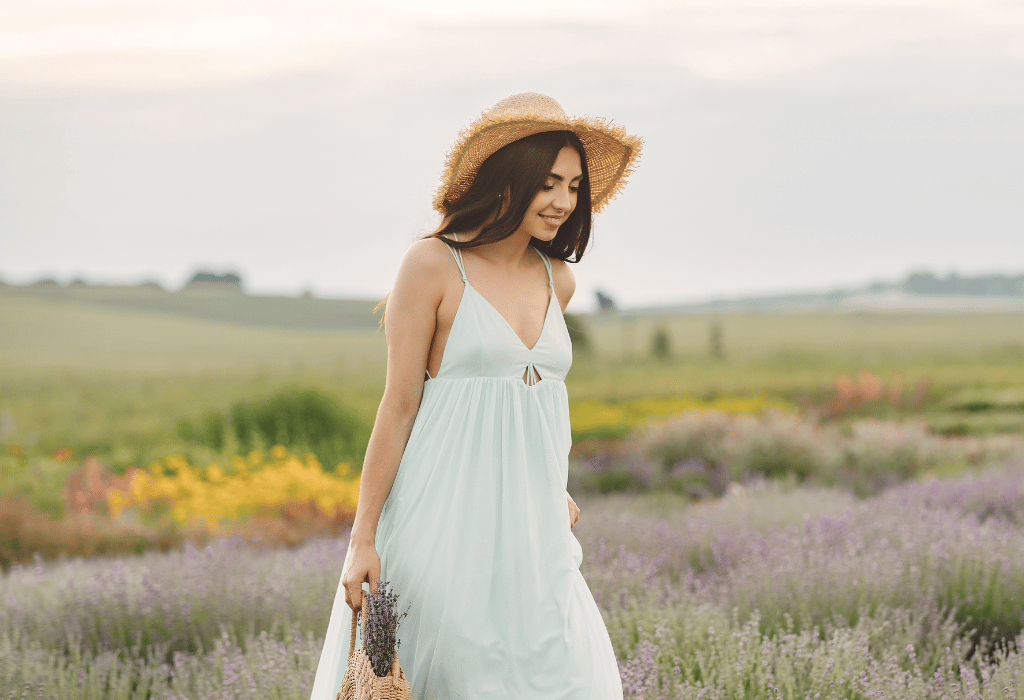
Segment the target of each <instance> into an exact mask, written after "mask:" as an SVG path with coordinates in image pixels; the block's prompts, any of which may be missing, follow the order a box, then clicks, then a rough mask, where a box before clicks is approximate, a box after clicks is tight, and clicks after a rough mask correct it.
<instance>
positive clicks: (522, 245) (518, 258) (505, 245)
mask: <svg viewBox="0 0 1024 700" xmlns="http://www.w3.org/2000/svg"><path fill="white" fill-rule="evenodd" d="M477 233H478V232H477V231H472V232H468V233H467V234H459V240H464V241H465V240H472V239H473V238H475V237H476V234H477ZM531 240H532V237H531V236H530V234H529V233H527V232H526V231H524V230H522V229H519V230H518V231H516V232H515V233H513V234H512V235H511V236H509V237H508V238H503V239H502V240H500V241H496V242H494V243H486V244H484V245H481V246H477V247H475V248H468V249H463V253H466V252H472V253H474V254H476V255H479V256H480V257H482V258H484V259H485V260H487V262H489V263H490V264H492V265H494V266H495V267H499V268H504V269H509V270H514V269H517V268H519V267H520V266H521V265H522V263H523V261H524V260H525V259H527V258H528V256H529V255H530V241H531Z"/></svg>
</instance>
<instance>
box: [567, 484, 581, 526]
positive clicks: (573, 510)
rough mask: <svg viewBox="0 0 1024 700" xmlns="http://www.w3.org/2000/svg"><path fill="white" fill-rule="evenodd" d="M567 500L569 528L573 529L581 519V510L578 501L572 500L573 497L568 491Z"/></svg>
mask: <svg viewBox="0 0 1024 700" xmlns="http://www.w3.org/2000/svg"><path fill="white" fill-rule="evenodd" d="M565 499H566V501H567V502H568V504H569V527H570V528H572V526H573V525H575V524H576V521H577V520H579V519H580V508H579V506H577V505H576V501H574V500H572V496H570V495H569V492H568V491H566V493H565Z"/></svg>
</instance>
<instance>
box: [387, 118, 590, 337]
mask: <svg viewBox="0 0 1024 700" xmlns="http://www.w3.org/2000/svg"><path fill="white" fill-rule="evenodd" d="M565 147H569V148H572V149H574V150H575V151H576V152H577V153H579V154H580V166H581V167H582V169H583V177H582V178H581V179H580V183H579V189H578V190H577V191H576V207H575V208H574V209H573V210H572V213H571V214H569V217H568V218H567V219H566V220H565V222H564V223H563V224H562V225H561V226H559V227H558V233H556V234H555V237H554V238H552V239H551V240H550V241H541V240H538V239H536V238H533V239H532V240H531V243H532V245H533V246H534V247H535V248H537V249H538V250H540V251H541V252H543V253H545V254H546V255H548V256H549V257H552V258H558V259H559V260H564V261H566V262H573V263H575V262H579V261H580V258H582V257H583V253H584V251H585V250H586V249H587V244H588V243H589V242H590V223H591V213H592V204H591V198H590V180H589V178H588V173H587V153H586V151H585V150H584V148H583V142H582V141H580V137H579V136H577V135H576V134H574V133H573V132H571V131H544V132H541V133H539V134H533V135H532V136H526V137H524V138H521V139H519V140H518V141H513V142H512V143H510V144H508V145H507V146H504V147H502V148H500V149H498V150H497V151H495V152H494V153H492V154H491V155H490V156H488V158H487V160H485V161H484V162H483V163H482V164H481V165H480V168H479V169H478V170H477V173H476V176H475V177H474V178H473V182H472V184H470V186H469V189H467V190H466V192H465V193H464V194H463V195H462V196H461V197H459V198H458V199H457V200H455V201H454V202H449V201H448V200H445V201H444V202H443V203H442V206H443V207H444V219H443V220H442V221H441V225H440V227H438V229H437V230H436V231H434V232H433V233H430V234H427V235H426V236H424V238H440V239H441V240H442V241H444V242H445V243H446V244H448V245H449V246H450V247H452V248H459V249H462V248H475V247H476V246H481V245H486V244H488V243H496V242H498V241H501V240H504V239H506V238H508V237H509V236H511V235H512V234H513V233H515V232H516V231H517V230H518V229H519V227H520V226H521V225H522V223H523V219H524V218H525V217H526V210H527V209H529V207H530V204H531V202H533V198H534V197H535V196H536V195H537V193H538V192H539V191H540V188H541V187H543V186H544V183H545V182H546V181H547V179H548V176H549V175H550V174H551V168H552V166H554V164H555V159H556V158H558V153H559V151H561V150H562V149H563V148H565ZM476 229H479V230H480V233H478V234H477V235H476V236H475V237H474V238H473V239H472V240H469V241H456V240H453V239H452V238H449V236H450V235H451V234H453V233H464V232H466V231H473V230H476ZM389 296H390V295H389ZM387 300H388V298H387V297H384V298H383V299H382V300H381V302H380V303H379V304H377V306H375V307H374V309H373V311H374V313H376V312H377V309H379V308H381V307H382V306H385V305H386V304H387ZM385 313H386V310H385ZM380 325H381V326H383V325H384V314H381V317H380Z"/></svg>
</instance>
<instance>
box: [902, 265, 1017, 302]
mask: <svg viewBox="0 0 1024 700" xmlns="http://www.w3.org/2000/svg"><path fill="white" fill-rule="evenodd" d="M902 286H903V288H904V289H905V290H907V291H908V292H913V293H915V294H955V295H964V296H1021V295H1024V275H975V276H967V277H965V276H961V275H959V274H957V273H956V272H951V273H949V274H948V275H946V276H945V277H938V276H936V275H935V273H933V272H928V271H921V272H914V273H911V274H910V275H908V276H907V278H906V279H905V280H904V281H903V285H902Z"/></svg>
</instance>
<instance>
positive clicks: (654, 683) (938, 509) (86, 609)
mask: <svg viewBox="0 0 1024 700" xmlns="http://www.w3.org/2000/svg"><path fill="white" fill-rule="evenodd" d="M581 505H582V507H583V517H582V519H581V520H580V522H579V524H578V525H577V531H578V532H577V534H578V537H579V538H580V540H581V543H582V545H583V549H584V575H585V576H586V578H587V581H588V582H589V584H590V587H591V590H592V591H593V594H594V596H595V598H596V599H597V600H598V602H599V604H600V607H601V609H602V612H603V614H604V617H605V620H606V622H607V625H608V628H609V631H610V633H611V637H612V642H613V644H614V647H615V651H616V654H617V656H618V658H619V663H620V671H621V675H622V679H623V685H624V688H625V690H626V696H627V697H628V698H637V699H640V698H643V699H644V700H656V699H661V698H936V699H938V698H957V697H961V698H1014V697H1018V696H1019V695H1020V694H1022V691H1024V635H1022V630H1024V532H1022V525H1024V465H1019V464H1016V465H1015V464H1010V465H1005V466H1000V467H997V468H990V469H988V470H986V471H983V472H980V473H977V474H973V475H968V476H963V477H959V478H955V479H946V480H932V481H930V482H912V483H907V484H904V485H902V486H898V487H896V488H893V489H891V490H888V491H886V492H884V493H882V494H881V495H879V496H876V497H874V498H872V499H869V500H858V499H856V498H854V497H853V496H850V495H847V494H845V493H844V492H841V491H838V490H829V489H811V488H783V487H781V486H778V485H772V484H770V483H767V484H763V485H760V486H756V485H755V486H748V487H746V488H739V487H734V488H733V489H731V490H730V492H729V493H728V495H727V496H726V497H724V498H723V499H721V500H718V501H713V502H709V503H704V504H701V505H697V506H689V505H688V504H687V502H686V501H685V500H684V499H682V498H680V497H677V496H672V495H669V494H665V493H661V494H647V495H641V496H637V495H634V496H629V495H621V494H620V495H616V496H608V497H602V498H597V497H592V498H591V499H589V500H587V501H585V502H583V503H582V504H581ZM344 552H345V543H344V542H343V541H318V542H313V543H309V544H307V545H305V546H303V547H301V548H299V549H294V550H283V549H266V550H263V551H260V550H258V549H255V548H253V547H251V546H246V547H242V546H239V545H237V544H234V543H232V542H229V541H222V542H217V543H214V544H212V545H210V546H208V547H205V548H194V547H192V548H187V549H185V550H184V551H180V552H173V553H170V554H158V553H149V554H144V555H140V556H137V557H131V558H127V557H126V558H119V559H105V560H104V559H92V560H85V561H82V560H75V561H67V562H58V563H44V562H41V561H40V562H37V563H36V564H34V565H28V566H21V567H16V568H14V569H12V570H11V571H10V572H8V573H7V574H6V575H5V576H4V577H3V578H2V579H0V688H2V689H3V693H2V695H0V697H3V698H12V699H13V698H62V699H65V698H66V699H68V700H77V699H78V698H83V699H84V698H96V699H98V698H111V699H120V698H125V699H127V698H153V699H154V700H155V699H165V698H166V699H171V698H173V699H175V700H177V699H179V698H180V699H184V698H188V699H195V700H199V699H204V700H205V699H206V698H218V699H224V698H246V699H251V698H256V697H258V698H302V699H303V700H304V699H305V698H307V697H308V695H309V687H310V684H311V682H312V678H313V673H314V670H315V667H316V663H317V660H318V657H319V650H320V644H321V639H322V636H323V634H324V633H325V630H326V625H327V617H328V614H329V611H330V607H331V603H332V600H333V595H334V590H335V586H336V584H337V581H338V577H339V575H340V570H341V564H342V560H343V557H344ZM1018 688H1020V689H1022V690H1018Z"/></svg>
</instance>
